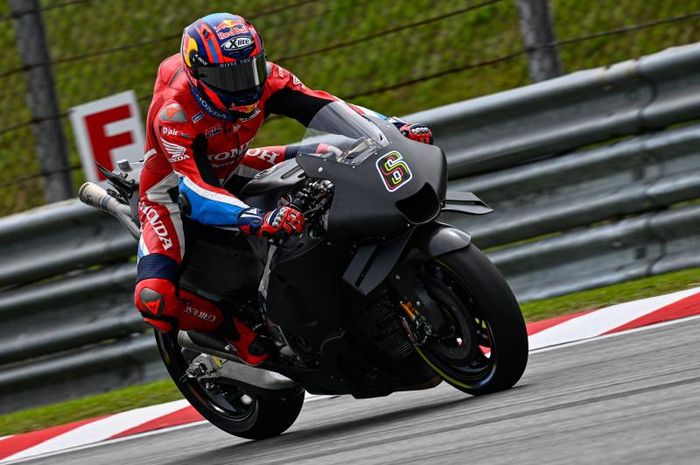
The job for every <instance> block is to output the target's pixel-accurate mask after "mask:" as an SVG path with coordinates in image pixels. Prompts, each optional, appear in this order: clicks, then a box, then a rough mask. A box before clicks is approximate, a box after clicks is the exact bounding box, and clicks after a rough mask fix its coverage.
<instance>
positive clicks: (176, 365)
mask: <svg viewBox="0 0 700 465" xmlns="http://www.w3.org/2000/svg"><path fill="white" fill-rule="evenodd" d="M156 343H157V345H158V350H159V351H160V354H161V357H162V358H163V362H164V363H165V366H166V368H167V369H168V373H169V374H170V377H171V378H172V379H173V381H174V382H175V385H176V386H177V388H178V389H179V390H180V392H182V395H183V396H185V398H186V399H187V400H188V401H189V403H190V404H191V405H192V406H193V407H194V408H195V410H197V412H199V413H200V414H201V415H202V416H203V417H204V418H206V419H207V420H208V421H209V422H210V423H211V424H213V425H214V426H216V427H217V428H219V429H221V430H223V431H226V432H227V433H229V434H232V435H234V436H238V437H241V438H245V439H267V438H271V437H274V436H278V435H280V434H282V433H283V432H284V431H286V430H287V429H288V428H289V427H290V426H292V424H293V423H294V421H295V420H296V419H297V417H298V416H299V413H300V412H301V408H302V406H303V405H304V395H305V392H304V389H302V388H301V387H298V388H294V389H291V390H284V391H279V392H274V393H271V394H267V395H265V396H260V395H256V394H254V393H251V392H246V391H245V390H244V389H242V388H240V387H238V386H229V385H227V386H225V387H222V388H221V389H220V390H221V391H222V392H213V391H212V390H211V389H208V388H207V387H206V386H204V385H203V384H202V383H201V382H199V381H198V380H196V379H191V378H187V377H186V376H185V371H186V370H187V368H188V366H189V361H188V360H187V359H186V358H185V355H184V354H183V350H182V347H180V345H179V344H178V343H177V336H176V334H175V333H170V334H162V333H159V332H157V331H156ZM227 363H235V362H227ZM243 396H247V397H248V398H249V399H251V400H252V402H251V403H250V404H245V403H244V402H242V401H241V400H240V399H241V398H242V397H243Z"/></svg>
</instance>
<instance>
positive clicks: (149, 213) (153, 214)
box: [140, 204, 173, 250]
mask: <svg viewBox="0 0 700 465" xmlns="http://www.w3.org/2000/svg"><path fill="white" fill-rule="evenodd" d="M140 207H141V211H143V213H144V215H146V219H147V220H148V222H149V223H150V224H151V226H152V228H153V232H155V233H156V236H158V240H159V241H160V242H161V244H162V245H163V249H164V250H168V249H170V248H171V247H172V246H173V241H172V240H171V239H170V237H169V236H168V228H167V227H166V226H165V224H163V220H161V219H160V215H159V214H158V211H157V210H156V209H155V208H153V207H150V206H147V205H143V204H141V205H140Z"/></svg>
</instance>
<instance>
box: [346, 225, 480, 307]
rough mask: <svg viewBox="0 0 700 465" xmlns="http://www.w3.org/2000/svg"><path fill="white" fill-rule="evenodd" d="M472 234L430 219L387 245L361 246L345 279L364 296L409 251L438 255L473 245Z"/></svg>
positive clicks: (381, 280)
mask: <svg viewBox="0 0 700 465" xmlns="http://www.w3.org/2000/svg"><path fill="white" fill-rule="evenodd" d="M471 240H472V237H471V236H470V235H469V234H467V233H466V232H464V231H462V230H461V229H457V228H455V227H453V226H450V225H447V224H443V223H436V222H431V223H428V224H425V225H422V226H419V227H417V228H416V229H412V230H410V231H409V232H408V233H406V234H404V235H402V236H400V237H398V238H396V239H394V240H392V241H389V242H386V243H384V244H370V245H366V246H363V247H360V248H359V249H358V250H357V252H356V253H355V256H354V257H353V259H352V261H351V262H350V265H349V266H348V268H347V270H346V271H345V273H344V275H343V280H344V281H345V282H346V283H347V284H349V285H350V286H351V287H352V288H354V289H355V290H356V291H358V292H360V293H361V294H362V295H368V294H369V293H370V292H372V291H373V290H374V289H376V288H377V286H379V285H380V284H381V283H382V282H383V281H384V279H386V277H387V276H388V275H389V272H390V271H391V270H392V269H394V268H395V267H396V264H397V263H398V262H399V260H400V259H401V257H403V256H405V255H406V253H405V252H406V250H408V251H409V255H414V256H415V254H411V253H410V252H411V251H414V250H415V251H417V252H418V255H419V256H420V257H421V259H422V260H424V259H429V258H433V257H438V256H440V255H444V254H446V253H449V252H452V251H454V250H459V249H463V248H465V247H467V246H469V244H471Z"/></svg>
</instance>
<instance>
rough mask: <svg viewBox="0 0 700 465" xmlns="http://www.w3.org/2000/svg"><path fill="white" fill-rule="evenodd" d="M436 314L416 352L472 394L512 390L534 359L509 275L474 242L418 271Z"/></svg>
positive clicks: (423, 266) (427, 264)
mask: <svg viewBox="0 0 700 465" xmlns="http://www.w3.org/2000/svg"><path fill="white" fill-rule="evenodd" d="M417 278H418V283H419V286H422V287H423V288H424V290H425V293H426V294H427V296H426V297H427V299H428V300H429V301H430V302H426V303H429V304H430V305H428V308H426V306H425V305H423V309H424V310H423V311H429V312H435V313H434V314H433V315H432V317H431V315H430V314H428V315H427V317H428V318H427V319H428V321H429V322H432V323H433V326H434V327H433V328H432V334H430V335H429V336H428V337H427V338H426V339H425V341H424V342H423V343H422V344H418V345H417V346H416V351H417V352H418V354H419V355H420V356H421V357H422V358H423V360H424V361H425V362H426V363H427V364H428V365H429V366H430V367H431V368H432V369H433V370H434V371H435V373H437V374H438V375H439V376H440V377H441V378H442V379H444V380H445V381H446V382H448V383H449V384H451V385H452V386H454V387H456V388H457V389H460V390H462V391H464V392H467V393H469V394H472V395H480V394H487V393H491V392H496V391H500V390H504V389H508V388H510V387H512V386H513V385H515V383H517V382H518V380H519V379H520V377H521V376H522V374H523V372H524V371H525V366H526V365H527V358H528V341H527V331H526V329H525V321H524V320H523V316H522V313H521V312H520V306H519V305H518V303H517V301H516V300H515V297H514V296H513V292H512V291H511V289H510V287H509V286H508V284H507V283H506V281H505V279H504V278H503V276H502V275H501V274H500V272H499V271H498V270H497V269H496V267H495V266H494V265H493V264H492V263H491V261H490V260H489V259H488V258H487V257H486V256H485V255H484V254H483V253H482V252H481V251H480V250H479V249H478V248H477V247H476V246H474V245H473V244H471V245H469V246H468V247H466V248H463V249H460V250H455V251H452V252H449V253H447V254H444V255H441V256H439V257H435V258H432V259H430V260H429V261H427V262H425V263H423V264H422V265H421V267H420V270H418V273H417Z"/></svg>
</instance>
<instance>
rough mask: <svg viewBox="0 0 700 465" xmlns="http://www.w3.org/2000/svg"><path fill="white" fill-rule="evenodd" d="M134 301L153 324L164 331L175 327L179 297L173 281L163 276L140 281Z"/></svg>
mask: <svg viewBox="0 0 700 465" xmlns="http://www.w3.org/2000/svg"><path fill="white" fill-rule="evenodd" d="M134 303H135V304H136V308H137V309H138V310H139V312H141V315H142V316H143V317H144V319H145V321H146V322H147V323H149V324H150V325H151V326H154V327H155V328H156V329H158V330H160V331H163V332H168V331H170V330H172V329H174V328H175V326H176V323H177V320H176V319H175V318H174V316H175V314H176V309H177V306H178V299H177V296H176V290H175V285H174V284H173V283H172V282H170V281H168V280H167V279H161V278H149V279H144V280H142V281H139V282H138V283H137V284H136V289H135V291H134Z"/></svg>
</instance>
